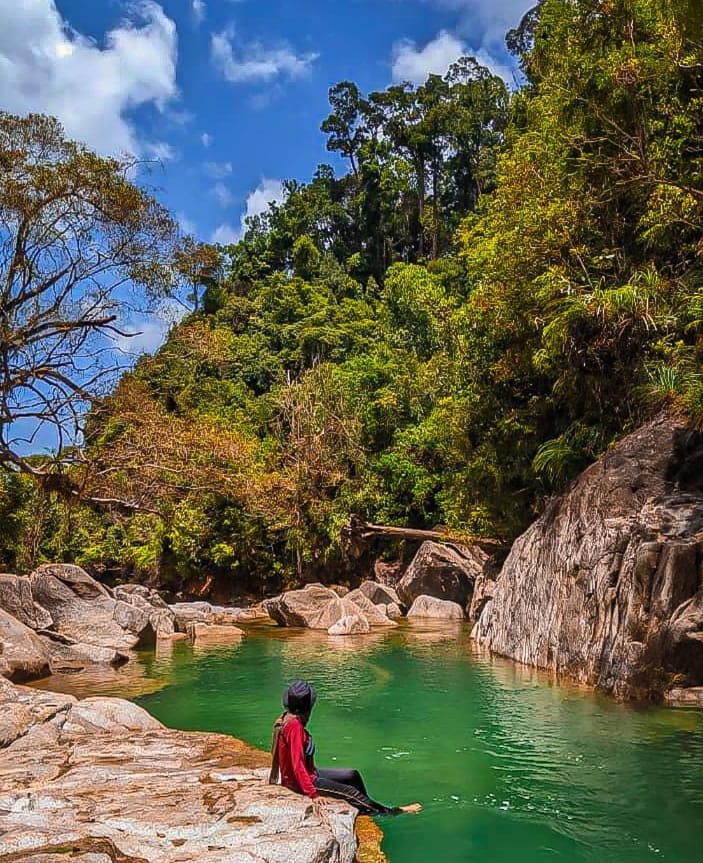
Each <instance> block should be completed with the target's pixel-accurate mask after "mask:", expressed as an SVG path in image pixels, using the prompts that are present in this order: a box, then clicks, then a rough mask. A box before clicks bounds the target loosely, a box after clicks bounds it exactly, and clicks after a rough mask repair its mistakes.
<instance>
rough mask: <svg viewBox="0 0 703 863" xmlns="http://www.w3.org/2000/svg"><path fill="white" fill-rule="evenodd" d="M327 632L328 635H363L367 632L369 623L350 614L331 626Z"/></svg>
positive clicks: (358, 615) (360, 616)
mask: <svg viewBox="0 0 703 863" xmlns="http://www.w3.org/2000/svg"><path fill="white" fill-rule="evenodd" d="M327 632H328V634H329V635H364V634H366V633H367V632H369V622H368V620H367V619H366V618H365V617H363V616H362V615H360V614H350V615H348V616H347V617H342V618H340V619H339V620H338V621H337V622H336V623H334V624H332V626H330V628H329V629H328V630H327Z"/></svg>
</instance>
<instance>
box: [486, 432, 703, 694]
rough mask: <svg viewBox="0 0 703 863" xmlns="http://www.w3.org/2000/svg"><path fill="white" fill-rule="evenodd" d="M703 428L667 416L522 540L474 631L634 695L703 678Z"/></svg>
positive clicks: (534, 661) (580, 483)
mask: <svg viewBox="0 0 703 863" xmlns="http://www.w3.org/2000/svg"><path fill="white" fill-rule="evenodd" d="M702 560H703V435H701V434H700V433H694V432H690V431H687V430H686V429H685V428H683V427H682V426H681V425H680V424H678V423H677V422H676V420H675V419H673V418H671V417H665V416H660V417H658V418H657V419H656V420H654V421H652V422H650V423H649V424H647V425H646V426H644V427H642V428H641V429H639V430H638V431H637V432H635V433H634V434H632V435H630V436H629V437H627V438H624V439H623V440H622V441H620V442H619V443H618V444H617V445H616V446H614V447H613V448H612V449H611V450H610V451H609V452H608V453H607V454H606V455H605V456H604V457H603V458H602V459H601V460H600V461H599V462H597V463H596V464H594V465H592V466H591V467H590V468H589V469H588V470H586V471H585V472H584V473H583V474H582V475H581V477H580V478H579V479H578V480H577V481H576V482H575V483H574V485H573V486H572V487H571V489H570V490H569V491H568V492H567V493H566V494H565V495H563V496H562V497H560V498H558V499H556V500H554V501H553V502H552V503H551V505H550V506H548V508H547V510H546V511H545V513H544V514H543V515H542V517H541V518H540V519H539V520H538V521H537V522H535V524H534V525H532V527H530V528H529V530H528V531H527V532H526V533H524V534H523V535H522V536H521V537H520V538H519V539H518V540H517V541H516V542H515V544H514V546H513V548H512V550H511V552H510V555H509V556H508V558H507V560H506V562H505V564H504V566H503V569H502V571H501V573H500V576H499V577H498V580H497V582H496V585H495V588H494V595H493V598H492V599H489V600H488V602H487V604H486V606H485V607H484V609H483V611H482V613H481V616H480V618H479V620H478V622H477V624H476V626H475V628H474V632H473V634H474V638H475V639H476V640H477V641H478V642H479V644H481V645H484V646H486V647H488V648H490V649H491V650H493V651H494V652H496V653H498V654H501V655H503V656H507V657H512V658H513V659H516V660H519V661H520V662H523V663H527V664H529V665H534V666H537V667H540V668H545V669H550V670H552V671H555V672H560V673H564V674H567V675H569V676H572V677H575V678H577V679H578V680H581V681H584V682H587V683H589V684H593V685H596V686H598V687H599V688H601V689H603V690H605V691H607V692H611V693H613V694H614V695H616V696H620V697H626V698H630V697H632V698H653V699H658V698H660V697H662V696H663V695H664V694H665V693H666V692H667V690H669V689H671V688H672V687H676V688H677V689H678V690H679V691H685V689H686V688H688V687H696V686H698V685H700V684H703V584H702V578H701V563H702Z"/></svg>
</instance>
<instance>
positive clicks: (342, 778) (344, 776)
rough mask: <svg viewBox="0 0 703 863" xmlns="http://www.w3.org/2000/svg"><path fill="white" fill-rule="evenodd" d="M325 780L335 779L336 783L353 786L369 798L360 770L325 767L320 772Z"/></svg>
mask: <svg viewBox="0 0 703 863" xmlns="http://www.w3.org/2000/svg"><path fill="white" fill-rule="evenodd" d="M318 773H320V774H321V775H322V776H324V777H325V779H334V781H335V782H341V783H342V784H343V785H352V786H353V787H354V788H356V789H358V790H359V791H361V793H362V794H365V795H366V796H367V797H368V796H369V792H368V791H367V790H366V786H365V785H364V780H363V779H362V778H361V773H359V771H358V770H347V769H346V768H343V767H323V768H322V769H321V770H319V771H318Z"/></svg>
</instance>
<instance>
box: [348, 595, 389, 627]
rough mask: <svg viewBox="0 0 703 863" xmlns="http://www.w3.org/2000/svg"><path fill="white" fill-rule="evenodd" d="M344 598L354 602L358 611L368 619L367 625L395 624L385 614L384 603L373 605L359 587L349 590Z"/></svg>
mask: <svg viewBox="0 0 703 863" xmlns="http://www.w3.org/2000/svg"><path fill="white" fill-rule="evenodd" d="M344 599H345V600H347V601H348V602H353V603H354V605H355V606H356V607H357V609H358V610H359V613H361V614H363V615H364V617H365V618H366V619H367V620H368V622H369V626H397V623H396V622H395V621H394V620H391V619H390V618H389V617H388V615H387V614H386V607H385V605H383V606H381V605H374V604H373V602H371V600H370V599H369V598H368V596H366V594H364V593H362V592H361V590H360V589H357V590H352V591H350V592H349V593H348V594H347V595H346V596H345V597H344Z"/></svg>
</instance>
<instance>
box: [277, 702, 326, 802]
mask: <svg viewBox="0 0 703 863" xmlns="http://www.w3.org/2000/svg"><path fill="white" fill-rule="evenodd" d="M309 740H310V735H309V734H308V732H307V731H306V729H305V726H304V725H303V723H302V722H301V721H300V719H298V717H297V716H296V717H295V718H294V719H291V720H290V722H287V723H286V724H285V725H284V727H283V729H282V730H281V734H280V737H279V738H278V767H279V770H280V771H281V785H284V786H285V787H286V788H290V790H291V791H297V792H298V793H299V794H300V793H302V794H306V795H307V796H308V797H311V798H312V799H313V800H314V799H315V798H316V797H317V796H318V794H317V788H315V786H314V785H313V779H314V778H315V765H314V763H313V757H312V755H311V756H309V757H306V756H305V748H306V746H307V745H308V741H309Z"/></svg>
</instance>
